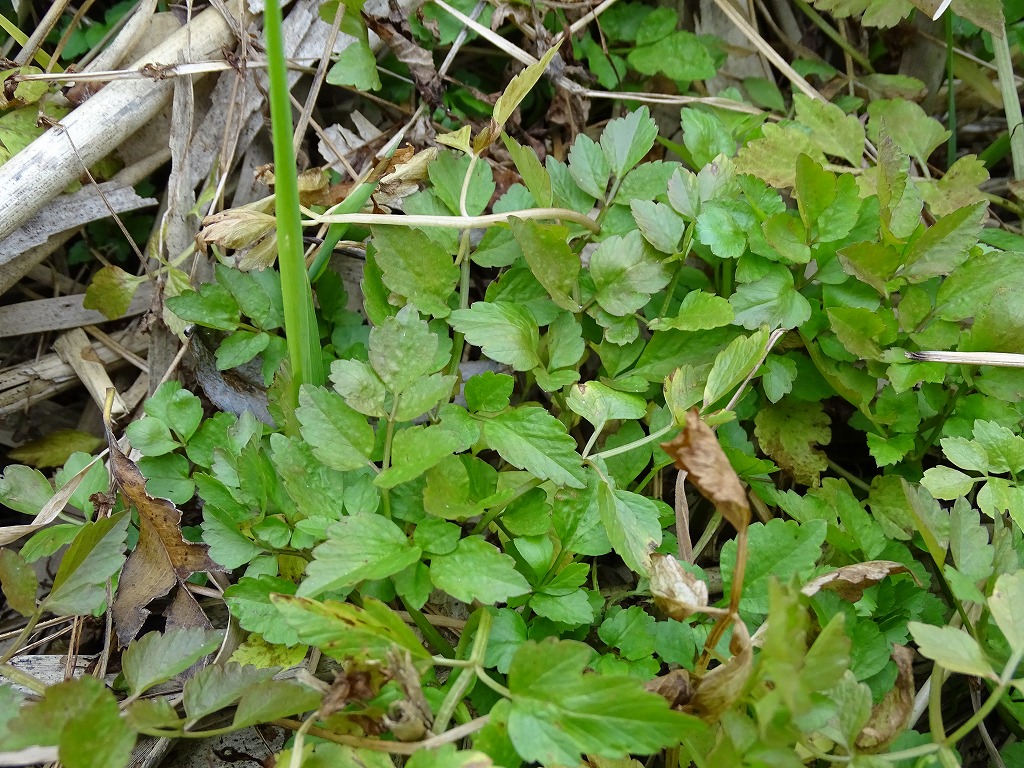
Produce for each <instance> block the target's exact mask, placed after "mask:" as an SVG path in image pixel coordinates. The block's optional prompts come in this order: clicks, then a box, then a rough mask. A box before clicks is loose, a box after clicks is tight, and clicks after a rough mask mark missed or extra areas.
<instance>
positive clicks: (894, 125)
mask: <svg viewBox="0 0 1024 768" xmlns="http://www.w3.org/2000/svg"><path fill="white" fill-rule="evenodd" d="M882 135H887V136H889V137H890V138H891V139H892V140H893V141H894V142H895V143H896V145H897V146H898V147H899V148H900V149H901V150H903V151H904V152H906V153H907V154H908V155H910V156H911V157H913V158H914V159H915V160H917V161H918V162H919V163H927V162H928V158H929V157H930V156H931V154H932V152H934V151H935V150H936V149H937V148H938V146H939V145H940V144H942V143H943V142H944V141H946V139H948V138H949V131H947V130H946V129H945V128H943V127H942V123H940V122H939V121H938V120H936V119H934V118H932V117H929V116H928V115H927V114H926V113H925V111H924V110H923V109H921V107H920V106H919V105H918V104H915V103H914V102H912V101H908V100H906V99H875V100H874V101H872V102H871V103H869V104H868V137H869V138H870V139H871V140H872V141H874V142H878V141H879V139H880V138H881V136H882Z"/></svg>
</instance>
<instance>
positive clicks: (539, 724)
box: [508, 638, 698, 765]
mask: <svg viewBox="0 0 1024 768" xmlns="http://www.w3.org/2000/svg"><path fill="white" fill-rule="evenodd" d="M593 655H594V651H593V650H592V649H591V648H590V647H588V646H586V645H584V644H583V643H578V642H574V641H571V640H555V639H553V638H549V639H548V640H545V641H544V642H542V643H536V642H532V641H530V642H527V643H524V644H523V645H522V646H520V648H519V649H518V650H517V651H516V653H515V656H514V657H513V658H512V664H511V666H510V668H509V673H508V686H509V690H510V691H511V692H512V706H511V708H510V711H509V714H508V732H509V737H510V738H511V739H512V743H513V745H514V746H515V749H516V752H518V753H519V755H520V756H521V757H522V758H523V759H524V760H526V761H530V762H540V763H542V764H544V765H555V764H559V765H577V764H578V763H579V762H580V757H581V753H586V754H595V755H602V756H604V757H624V756H625V755H626V754H628V753H635V754H652V753H654V752H657V751H658V750H660V749H663V748H664V747H667V746H671V745H674V744H677V743H678V742H679V741H680V740H683V739H686V738H687V733H688V732H692V731H693V729H694V728H695V727H698V726H697V725H696V721H695V718H691V717H689V716H688V715H684V714H682V713H680V712H674V711H672V710H670V709H669V707H668V703H667V702H666V701H665V700H664V699H663V698H661V697H660V696H657V695H655V694H653V693H648V692H647V691H645V690H644V688H643V683H642V682H641V681H640V680H639V679H636V678H632V677H619V676H610V675H596V674H595V675H584V674H583V670H584V668H585V667H586V666H587V664H588V663H589V662H590V660H591V658H592V656H593Z"/></svg>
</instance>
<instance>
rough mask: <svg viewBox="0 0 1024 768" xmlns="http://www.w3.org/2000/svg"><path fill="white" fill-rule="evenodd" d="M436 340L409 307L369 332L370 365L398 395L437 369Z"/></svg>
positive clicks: (433, 334) (428, 328)
mask: <svg viewBox="0 0 1024 768" xmlns="http://www.w3.org/2000/svg"><path fill="white" fill-rule="evenodd" d="M438 345H439V340H438V337H437V334H435V333H432V332H431V330H430V327H429V326H428V325H427V323H426V321H425V320H423V319H422V318H420V316H419V314H417V313H416V311H415V310H414V309H413V308H412V307H403V308H402V309H401V310H399V312H398V314H396V315H394V316H392V317H388V318H386V319H385V320H384V322H383V323H381V324H380V325H377V326H375V327H374V328H373V329H372V330H371V331H370V343H369V358H370V365H372V366H373V370H374V371H376V373H377V375H378V376H379V377H380V380H381V381H383V382H384V384H385V386H387V388H388V389H389V390H391V392H393V393H394V394H401V393H402V392H404V391H405V390H406V389H407V388H409V387H410V386H412V384H413V383H414V382H415V381H416V380H417V379H419V378H420V377H421V376H423V375H425V374H427V373H433V372H434V371H436V370H437V369H438V368H440V367H441V366H443V365H444V363H445V362H447V360H444V361H441V363H440V365H438V361H437V360H436V359H435V358H436V357H437V349H438Z"/></svg>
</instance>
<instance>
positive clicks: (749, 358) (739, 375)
mask: <svg viewBox="0 0 1024 768" xmlns="http://www.w3.org/2000/svg"><path fill="white" fill-rule="evenodd" d="M767 344H768V331H767V330H765V329H763V328H762V329H761V330H759V331H757V332H756V333H753V334H751V335H750V336H738V337H737V338H735V339H733V340H732V342H730V344H729V346H728V347H726V348H725V349H723V350H722V351H721V352H719V353H718V355H717V356H716V357H715V362H714V365H712V366H711V372H710V373H709V374H708V380H707V384H706V385H705V386H704V409H707V408H709V407H710V406H712V405H714V404H715V403H717V402H718V401H719V400H720V399H721V398H723V397H725V396H726V395H727V394H729V393H730V392H731V391H732V390H733V389H734V388H735V387H736V386H738V385H739V384H740V382H742V381H743V380H744V379H745V378H746V377H747V376H748V375H749V374H750V373H752V372H753V370H754V368H755V366H757V365H758V363H759V362H760V360H761V357H762V356H763V355H764V354H765V351H766V346H767Z"/></svg>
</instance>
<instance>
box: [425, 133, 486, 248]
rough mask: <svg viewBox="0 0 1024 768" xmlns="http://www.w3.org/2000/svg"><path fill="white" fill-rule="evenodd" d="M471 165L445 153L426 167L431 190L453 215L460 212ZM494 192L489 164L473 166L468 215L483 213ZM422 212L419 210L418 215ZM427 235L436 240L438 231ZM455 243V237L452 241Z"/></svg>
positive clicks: (458, 157)
mask: <svg viewBox="0 0 1024 768" xmlns="http://www.w3.org/2000/svg"><path fill="white" fill-rule="evenodd" d="M469 165H470V159H469V157H467V156H466V155H458V154H455V153H454V152H442V153H441V154H439V155H438V156H437V157H436V158H435V159H434V161H433V162H432V163H431V164H430V165H429V166H428V167H427V172H428V174H429V176H430V181H431V183H432V184H433V188H432V190H431V191H432V192H433V194H434V195H436V196H437V198H438V199H439V200H440V201H441V202H443V203H444V206H445V207H446V208H447V209H448V210H449V211H451V212H452V213H454V214H459V213H460V212H461V208H460V205H459V201H460V199H461V198H462V187H463V184H464V183H465V180H466V174H467V173H469V172H470V167H469ZM494 189H495V186H494V178H493V174H492V173H491V167H490V166H489V165H488V164H487V163H474V164H473V169H472V176H471V177H470V180H469V187H468V188H467V190H466V213H467V214H468V215H470V216H478V215H479V214H481V213H483V212H484V209H485V208H486V207H487V204H488V203H489V202H490V201H491V197H492V196H493V195H494ZM426 199H429V198H426ZM419 212H420V211H417V213H419ZM422 213H436V214H442V215H443V211H422ZM453 232H454V230H453ZM426 234H427V236H428V237H436V235H437V232H436V230H434V231H431V230H428V231H427V233H426ZM436 239H437V241H438V242H444V240H443V239H442V238H440V237H436ZM454 241H455V238H454V237H453V238H452V242H454Z"/></svg>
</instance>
